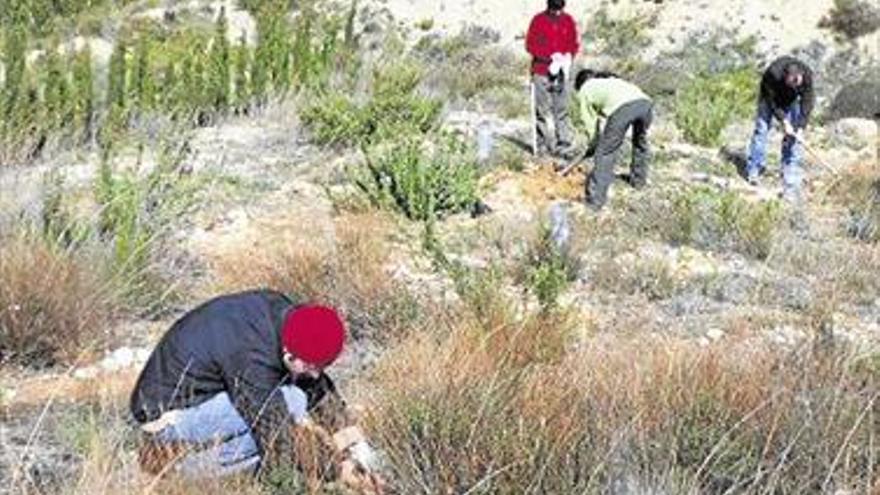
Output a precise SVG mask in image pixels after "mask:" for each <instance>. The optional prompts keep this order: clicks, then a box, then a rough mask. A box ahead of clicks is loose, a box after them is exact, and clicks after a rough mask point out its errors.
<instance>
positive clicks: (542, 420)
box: [368, 317, 880, 493]
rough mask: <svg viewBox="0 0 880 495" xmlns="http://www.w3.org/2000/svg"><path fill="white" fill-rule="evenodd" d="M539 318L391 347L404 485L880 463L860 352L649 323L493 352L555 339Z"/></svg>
mask: <svg viewBox="0 0 880 495" xmlns="http://www.w3.org/2000/svg"><path fill="white" fill-rule="evenodd" d="M537 318H539V319H538V320H536V321H535V322H534V323H532V324H529V325H526V326H523V327H519V328H506V329H503V330H502V329H499V330H498V332H504V331H507V332H511V331H512V330H515V329H519V330H521V331H522V332H521V333H516V332H513V333H508V334H507V335H508V336H509V337H511V338H508V339H498V338H487V337H485V336H484V335H483V333H481V331H480V330H479V329H476V330H475V328H474V327H473V325H470V324H467V323H466V322H457V323H456V322H453V323H451V324H450V327H449V328H448V329H447V330H448V331H449V333H448V335H447V336H446V337H443V338H438V337H437V336H436V334H434V335H433V336H429V335H426V334H422V335H419V334H414V335H413V337H412V338H411V339H410V340H408V341H407V342H404V343H402V344H401V345H400V346H399V347H398V348H397V349H395V350H394V351H393V352H390V353H389V356H393V359H388V360H386V361H385V362H384V363H383V364H382V366H380V367H379V369H378V371H377V373H376V375H377V376H375V377H373V378H371V383H374V384H376V386H377V388H378V391H377V393H376V395H375V396H374V397H373V399H372V407H371V409H370V414H369V415H368V417H369V426H370V429H371V430H372V434H373V435H374V436H375V438H376V439H377V440H378V442H379V444H380V445H381V447H382V448H383V449H384V450H385V452H386V454H387V456H388V461H389V472H390V478H391V479H392V480H393V484H394V485H395V489H396V490H398V491H399V492H400V493H464V492H467V491H468V490H475V491H477V490H478V491H480V492H481V493H600V492H604V491H607V490H609V489H612V488H613V487H615V486H616V487H621V486H629V487H631V488H632V487H641V488H643V489H647V490H649V491H650V490H657V489H663V490H668V491H670V492H672V493H687V492H712V493H715V492H717V493H721V492H751V491H755V490H768V491H769V492H780V493H803V492H805V491H814V492H818V491H822V492H827V491H828V490H831V491H833V490H834V489H856V490H867V489H868V488H869V486H870V483H871V480H872V479H874V478H873V477H874V475H875V474H876V473H878V472H880V471H878V470H880V448H878V445H877V443H876V440H877V438H876V432H877V423H876V421H877V419H876V418H877V413H878V406H880V405H878V403H877V398H878V395H880V388H878V378H880V376H878V375H877V374H876V372H866V371H860V370H859V369H858V367H857V366H854V362H855V358H854V357H853V356H850V355H848V354H844V353H825V354H822V353H812V352H809V351H804V352H799V353H795V354H790V353H784V352H781V351H775V350H773V349H770V348H761V347H756V346H754V345H753V344H749V343H745V342H744V343H741V344H734V345H733V347H735V348H736V349H732V348H731V347H730V344H727V345H726V346H725V347H724V348H722V347H721V346H714V347H707V348H702V347H699V346H696V345H691V344H687V343H682V342H676V341H670V340H664V339H659V338H645V337H644V336H642V337H641V338H639V339H622V338H614V337H608V338H604V339H599V338H597V339H595V340H592V341H589V342H585V343H583V345H582V346H581V347H580V348H579V349H577V350H575V351H573V352H569V353H567V354H565V353H561V354H557V355H556V356H555V358H554V359H550V360H548V359H545V358H543V357H541V356H540V355H532V356H529V355H526V356H525V357H524V358H523V359H517V360H509V359H503V358H502V359H499V356H510V355H517V354H518V352H517V351H516V349H520V348H523V347H528V346H529V345H535V344H536V343H541V345H547V341H555V342H557V343H560V341H559V340H558V337H557V336H558V335H564V332H557V333H556V334H554V333H553V332H552V331H553V330H554V327H555V328H557V329H558V327H559V323H558V322H555V321H553V320H547V319H541V318H540V317H537ZM524 336H527V338H525V339H524V340H520V338H522V337H524ZM523 344H525V346H524V345H523ZM566 347H567V346H564V345H563V346H562V348H566ZM514 364H515V365H514Z"/></svg>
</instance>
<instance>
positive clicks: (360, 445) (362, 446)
mask: <svg viewBox="0 0 880 495" xmlns="http://www.w3.org/2000/svg"><path fill="white" fill-rule="evenodd" d="M348 452H349V454H350V455H351V459H352V460H353V461H354V462H356V463H357V464H358V465H359V466H360V467H361V469H363V470H364V471H366V472H368V473H372V472H375V471H377V470H378V469H379V468H380V461H379V455H378V454H377V453H376V451H375V450H374V449H373V447H370V444H368V443H367V442H366V440H361V441H359V442H357V443H356V444H354V445H352V446H351V447H349V449H348Z"/></svg>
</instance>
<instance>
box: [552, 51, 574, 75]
mask: <svg viewBox="0 0 880 495" xmlns="http://www.w3.org/2000/svg"><path fill="white" fill-rule="evenodd" d="M549 70H550V74H551V75H554V76H555V75H556V74H559V72H560V71H561V72H562V75H563V76H567V75H568V73H569V72H570V71H571V54H570V53H554V54H553V55H550V69H549Z"/></svg>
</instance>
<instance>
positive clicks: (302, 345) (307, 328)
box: [281, 305, 345, 367]
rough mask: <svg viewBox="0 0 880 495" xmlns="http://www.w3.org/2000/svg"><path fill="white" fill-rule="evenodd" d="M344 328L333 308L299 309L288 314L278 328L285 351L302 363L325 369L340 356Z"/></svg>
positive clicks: (305, 307)
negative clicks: (281, 325)
mask: <svg viewBox="0 0 880 495" xmlns="http://www.w3.org/2000/svg"><path fill="white" fill-rule="evenodd" d="M344 341H345V326H344V325H343V323H342V319H340V318H339V315H338V314H336V311H334V310H333V309H332V308H328V307H326V306H318V305H306V306H299V307H297V308H296V309H293V310H292V311H289V312H288V313H287V317H286V318H285V319H284V326H283V327H282V328H281V345H282V346H283V347H284V350H286V351H287V352H289V353H291V354H293V356H294V357H296V358H299V359H302V360H303V361H305V362H307V363H309V364H312V365H315V366H320V367H324V366H327V365H329V364H330V363H332V362H333V361H335V360H336V358H337V357H338V356H339V353H340V352H342V344H343V342H344Z"/></svg>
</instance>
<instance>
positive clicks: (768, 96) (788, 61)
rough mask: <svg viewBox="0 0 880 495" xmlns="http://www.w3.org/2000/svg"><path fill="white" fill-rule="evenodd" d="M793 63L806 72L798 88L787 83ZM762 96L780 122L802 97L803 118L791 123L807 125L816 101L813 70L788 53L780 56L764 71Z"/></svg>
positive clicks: (797, 125)
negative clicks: (787, 71) (787, 76)
mask: <svg viewBox="0 0 880 495" xmlns="http://www.w3.org/2000/svg"><path fill="white" fill-rule="evenodd" d="M792 65H793V66H797V67H799V68H800V69H801V71H802V72H803V74H804V82H803V84H801V85H800V87H798V88H797V89H792V88H790V87H789V86H788V85H787V84H785V75H786V69H787V68H788V67H789V66H792ZM760 98H761V101H762V102H763V103H765V104H767V105H769V107H770V110H771V111H772V112H773V115H774V116H775V117H776V118H777V119H778V120H779V121H780V122H782V121H783V120H785V111H786V110H787V109H788V108H789V107H790V106H791V105H792V104H793V103H794V102H795V101H796V100H798V99H800V105H801V119H800V121H799V122H792V123H791V124H792V125H793V126H794V127H795V128H798V129H800V128H804V127H806V125H807V122H808V121H809V119H810V113H812V111H813V106H814V105H815V103H816V96H815V93H814V92H813V71H812V70H810V68H809V67H807V66H806V64H804V63H803V62H801V61H800V60H798V59H796V58H794V57H790V56H787V55H786V56H782V57H779V58H778V59H776V60H775V61H773V63H772V64H770V66H769V67H768V68H767V70H766V71H764V76H763V77H762V78H761V96H760Z"/></svg>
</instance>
